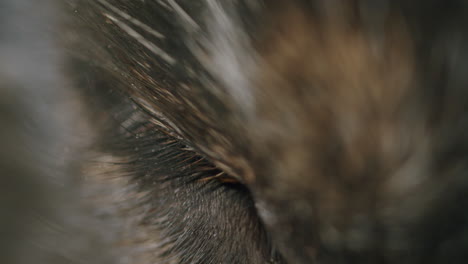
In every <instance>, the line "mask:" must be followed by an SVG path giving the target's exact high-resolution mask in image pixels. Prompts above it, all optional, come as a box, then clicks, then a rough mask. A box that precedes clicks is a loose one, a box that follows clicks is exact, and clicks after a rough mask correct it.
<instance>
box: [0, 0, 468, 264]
mask: <svg viewBox="0 0 468 264" xmlns="http://www.w3.org/2000/svg"><path fill="white" fill-rule="evenodd" d="M57 7H58V8H60V9H59V10H60V12H59V14H58V15H59V16H61V18H64V19H63V20H60V21H55V22H61V23H62V22H63V23H62V24H60V25H59V26H58V27H57V29H56V30H57V31H56V32H59V33H60V36H59V40H58V42H59V44H58V46H57V48H59V49H60V54H61V56H62V58H63V62H64V64H60V63H59V62H56V61H48V63H47V65H52V66H57V64H58V65H60V66H63V67H59V68H60V69H61V70H62V69H63V71H58V70H57V69H56V71H54V74H62V75H63V76H65V77H66V79H67V82H68V83H67V85H64V86H63V87H64V88H65V90H70V91H68V92H71V97H73V98H75V99H74V100H71V101H79V103H77V104H73V105H71V104H70V105H68V104H66V105H65V106H64V105H63V104H60V107H58V106H57V107H56V103H54V104H46V105H47V107H45V108H43V109H46V110H47V111H64V115H65V113H66V112H67V110H66V108H67V106H68V109H69V111H68V112H70V113H73V114H70V113H69V114H70V115H68V114H67V116H68V117H67V118H66V119H68V120H67V122H64V121H63V120H62V119H61V118H60V117H57V116H56V115H54V116H50V118H49V119H47V118H44V117H46V116H47V117H49V116H48V115H47V114H46V112H47V111H42V112H39V113H38V115H39V116H41V117H43V119H41V120H47V122H44V123H43V125H44V127H47V126H48V125H47V124H49V125H54V126H55V125H57V124H59V126H60V125H61V126H65V124H67V125H66V126H71V127H72V128H73V129H72V130H73V132H74V133H76V134H77V135H76V138H80V137H84V138H85V139H86V140H84V139H80V140H78V141H76V142H78V144H76V143H74V144H64V143H63V142H62V141H63V139H61V140H62V141H57V142H61V143H60V144H59V146H58V149H60V147H61V146H62V147H63V149H65V146H67V148H66V153H67V155H69V154H70V151H71V152H77V150H78V149H79V150H81V148H82V147H83V146H81V147H78V146H77V145H79V144H80V143H79V142H81V144H85V143H84V142H90V141H91V142H93V143H91V144H89V143H86V144H85V145H86V147H88V146H89V145H91V146H90V147H88V149H87V151H85V152H83V153H82V156H84V158H83V159H79V160H78V161H76V160H75V162H70V161H67V162H69V163H70V164H69V165H65V166H63V164H62V165H61V166H62V167H60V170H66V169H67V168H68V167H70V168H72V169H70V168H68V169H70V170H71V171H73V172H75V171H76V170H77V169H76V168H77V167H79V169H78V171H79V173H80V175H81V176H82V177H80V179H79V181H78V182H79V183H78V184H77V181H76V180H71V181H70V182H72V184H71V185H70V186H71V188H74V189H75V190H77V192H78V193H79V195H76V196H79V197H76V196H74V195H71V196H67V197H69V198H68V199H69V200H70V199H71V200H75V202H76V200H79V203H81V202H82V203H83V204H79V205H75V206H76V207H77V208H80V209H79V210H77V211H76V212H75V213H71V212H70V216H68V217H66V218H67V219H68V220H67V221H63V222H65V223H64V224H63V223H62V224H63V226H64V227H62V229H64V230H67V229H73V231H74V232H75V233H76V229H78V230H87V232H78V233H80V235H81V236H83V237H85V238H81V239H82V242H81V243H89V242H90V241H93V243H96V245H97V246H96V247H95V248H94V250H97V251H102V252H105V253H103V254H102V256H99V257H97V256H96V258H94V257H93V254H95V253H92V252H94V250H90V251H89V252H91V253H87V254H90V255H87V256H86V258H84V257H83V259H90V260H91V261H95V262H96V263H103V262H105V260H107V259H110V263H135V264H146V263H294V264H296V263H297V264H300V263H320V264H341V263H464V259H465V257H464V254H465V253H464V252H466V250H465V249H466V248H467V247H468V246H467V245H468V244H467V243H468V242H467V239H468V234H466V226H468V214H467V213H466V212H465V210H464V209H465V207H466V206H467V205H468V200H467V197H466V195H467V190H468V186H467V184H468V178H467V176H468V175H466V174H467V173H466V172H467V171H468V168H467V160H466V159H467V156H466V154H467V153H468V136H466V135H468V119H467V114H468V75H467V74H466V73H465V71H466V69H468V68H467V67H466V66H467V65H465V64H466V61H468V60H467V59H468V49H467V48H466V47H467V46H466V44H468V30H467V28H468V27H466V26H467V25H468V21H466V17H467V16H466V14H468V7H467V6H466V4H464V3H462V1H445V2H444V3H439V2H437V1H424V2H423V1H414V2H411V3H406V2H405V1H364V0H363V1H328V0H317V1H312V0H311V1H307V0H273V1H260V0H254V1H247V0H239V1H215V0H206V1H192V0H180V1H179V0H176V1H174V0H162V1H124V0H92V1H89V0H66V1H63V2H60V3H57ZM0 33H1V32H0ZM52 39H53V37H51V36H48V39H47V40H52ZM54 40H55V39H54ZM21 43H26V42H21ZM28 43H29V42H28ZM26 46H27V45H26ZM54 47H55V46H54ZM33 53H37V54H41V52H40V51H33ZM18 54H20V52H19V53H18ZM0 70H1V69H0ZM0 73H2V72H0ZM48 74H50V72H49V73H48ZM61 77H62V76H61ZM32 79H33V81H34V80H36V81H39V80H40V78H38V77H34V78H32ZM39 83H40V82H39ZM52 83H55V84H59V83H60V81H55V82H52ZM54 89H55V88H54ZM56 90H57V91H58V90H60V89H58V88H57V89H56ZM41 91H46V90H41ZM60 91H62V90H60ZM18 93H19V94H25V93H27V92H22V93H21V92H18ZM44 94H45V92H44ZM64 98H65V97H64ZM67 98H68V97H67ZM36 103H37V105H38V106H39V107H41V105H42V104H43V103H41V102H39V101H38V100H36ZM36 103H35V104H34V105H36ZM80 106H84V108H85V109H84V110H82V111H81V112H79V113H80V114H78V115H77V114H76V112H77V109H79V108H80ZM7 109H10V107H8V108H7ZM59 109H60V110H59ZM30 111H32V110H30ZM3 112H4V113H7V111H3V110H1V109H0V114H2V113H3ZM14 116H15V115H11V114H9V113H7V117H9V118H12V117H14ZM18 118H20V117H19V116H18ZM70 124H72V125H70ZM83 124H86V125H85V126H83ZM83 127H85V128H83ZM57 131H58V130H57ZM64 131H68V130H63V128H61V129H60V130H59V132H57V133H58V134H67V132H64ZM8 134H9V135H11V134H13V133H12V132H8ZM52 134H53V133H52ZM54 135H55V134H54ZM68 136H69V135H68ZM51 137H52V136H51ZM30 138H31V140H37V141H40V140H42V136H40V137H39V136H37V135H35V136H30ZM70 140H71V139H70ZM73 140H75V136H74V137H73ZM57 144H58V143H57ZM46 145H47V146H49V145H50V146H51V145H54V144H52V143H50V144H46ZM8 146H9V145H8ZM56 148H57V146H55V145H54V147H53V148H51V149H53V150H51V149H49V148H45V151H44V153H49V152H50V153H52V154H53V155H51V156H50V157H52V156H54V155H55V156H61V150H57V149H56ZM9 151H10V150H6V151H4V152H0V154H4V153H6V152H9ZM13 151H19V152H21V151H24V149H23V147H20V148H18V147H17V149H15V148H13ZM2 157H3V156H2ZM2 160H6V159H4V158H2ZM46 160H47V162H46V163H44V164H42V163H41V164H39V165H37V164H36V165H34V166H33V169H38V168H40V169H41V171H42V170H43V169H44V167H48V166H50V164H49V163H50V160H52V158H46ZM24 162H25V163H31V162H29V161H28V160H25V161H24ZM61 162H62V163H63V160H62V161H61ZM76 163H78V166H77V164H76ZM63 167H65V168H63ZM44 171H45V172H44V173H42V174H47V173H46V171H47V170H44ZM61 173H62V174H66V173H64V172H62V171H61ZM42 174H41V175H42ZM71 174H73V175H74V174H75V173H71ZM26 175H29V176H30V177H32V178H34V177H33V173H30V172H29V173H26ZM36 178H37V177H36ZM44 182H45V181H44ZM48 184H49V183H46V184H45V185H48ZM54 190H55V189H54ZM56 192H57V193H58V192H59V191H56ZM60 195H62V194H60ZM60 195H58V196H57V197H60ZM39 196H40V195H39ZM44 196H48V194H45V195H44ZM54 197H56V196H54ZM83 198H84V199H83ZM69 200H66V201H65V200H64V201H59V204H60V203H63V204H68V203H69ZM83 208H84V209H83ZM60 210H62V209H60ZM69 211H71V210H68V211H67V210H65V211H64V212H69ZM60 212H62V211H60ZM65 214H66V213H65ZM83 215H86V216H85V217H83ZM75 216H76V217H75ZM90 218H91V219H92V220H90ZM70 219H79V220H76V221H73V220H70ZM77 225H79V226H80V227H79V228H77V227H76V226H77ZM74 232H69V233H70V234H74ZM65 233H66V232H65ZM65 236H66V235H65ZM81 236H78V237H81ZM61 239H63V238H61ZM49 240H54V238H50V239H49ZM57 241H59V240H58V239H57V240H56V241H55V242H56V243H54V244H59V243H57ZM60 241H62V240H60ZM80 241H81V240H80ZM76 244H80V243H76ZM93 245H94V244H93ZM78 247H80V246H79V245H78ZM66 248H67V249H68V246H67V247H66ZM101 249H102V250H101ZM62 251H65V253H64V255H65V256H66V257H68V258H69V259H77V257H76V256H77V255H80V254H76V253H74V254H73V253H70V252H69V251H67V250H61V251H60V252H62ZM78 251H79V250H78ZM67 252H68V253H67ZM70 256H73V257H70ZM83 256H84V254H83ZM78 259H80V258H78ZM54 263H61V262H60V261H59V260H57V261H56V262H54Z"/></svg>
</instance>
